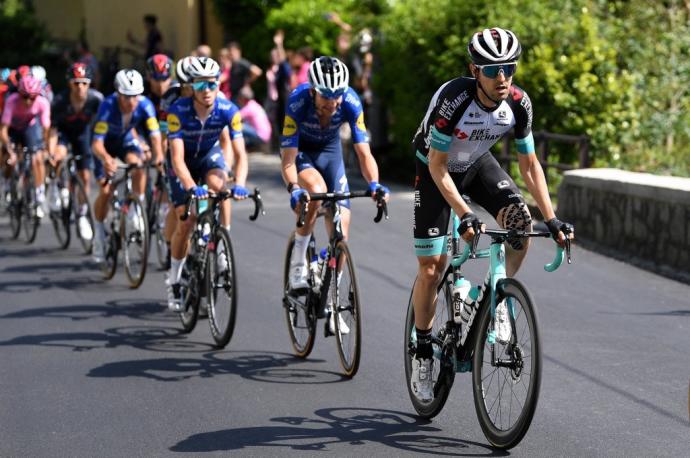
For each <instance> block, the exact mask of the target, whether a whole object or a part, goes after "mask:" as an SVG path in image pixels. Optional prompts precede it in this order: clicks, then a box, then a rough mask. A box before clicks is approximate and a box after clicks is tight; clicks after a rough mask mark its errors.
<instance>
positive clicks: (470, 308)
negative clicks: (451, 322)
mask: <svg viewBox="0 0 690 458" xmlns="http://www.w3.org/2000/svg"><path fill="white" fill-rule="evenodd" d="M478 297H479V286H473V287H472V289H470V292H469V293H468V294H467V297H466V298H465V302H464V304H463V306H462V312H461V314H460V320H461V321H460V322H461V323H462V329H461V334H460V344H461V345H464V344H465V340H466V339H467V334H468V332H469V330H470V326H472V323H473V322H474V317H475V316H476V315H477V298H478ZM453 318H455V317H453ZM456 323H458V321H456Z"/></svg>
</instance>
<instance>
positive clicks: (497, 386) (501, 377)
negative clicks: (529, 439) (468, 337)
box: [472, 278, 541, 449]
mask: <svg viewBox="0 0 690 458" xmlns="http://www.w3.org/2000/svg"><path fill="white" fill-rule="evenodd" d="M496 291H497V298H496V300H497V302H501V301H502V300H505V301H506V303H507V305H508V310H509V312H510V317H511V319H510V321H511V325H512V336H511V340H510V342H509V343H507V344H505V345H504V344H501V343H499V342H498V341H497V340H496V339H495V337H494V336H495V334H494V332H493V326H492V323H493V320H492V317H491V311H490V307H484V308H483V310H482V312H481V316H480V320H479V325H478V331H479V333H478V335H477V339H476V340H475V342H474V344H475V347H474V357H473V361H472V365H473V367H474V371H473V372H472V385H473V391H474V406H475V408H476V410H477V416H478V418H479V424H480V425H481V427H482V431H484V435H485V436H486V438H487V439H488V440H489V442H491V444H492V445H493V446H495V447H499V448H504V449H508V448H512V447H514V446H516V445H517V444H518V443H519V442H520V441H521V440H522V438H523V437H524V435H525V434H526V433H527V430H528V429H529V427H530V424H531V423H532V417H533V416H534V411H535V409H536V408H537V400H538V399H539V388H540V386H541V347H540V338H539V327H538V322H537V313H536V309H535V306H534V303H533V301H532V299H531V297H530V295H529V293H528V292H527V290H526V289H525V287H524V286H523V285H522V284H521V283H520V282H518V281H517V280H515V279H512V278H506V279H503V280H501V281H500V282H499V283H498V285H497V287H496Z"/></svg>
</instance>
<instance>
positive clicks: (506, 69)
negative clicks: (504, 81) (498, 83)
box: [476, 62, 517, 79]
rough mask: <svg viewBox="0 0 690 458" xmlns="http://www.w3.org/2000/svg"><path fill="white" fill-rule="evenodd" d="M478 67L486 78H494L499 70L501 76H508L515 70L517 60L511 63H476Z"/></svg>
mask: <svg viewBox="0 0 690 458" xmlns="http://www.w3.org/2000/svg"><path fill="white" fill-rule="evenodd" d="M476 67H477V68H478V69H480V70H481V71H482V74H484V76H486V77H487V78H491V79H494V78H496V77H497V76H498V73H499V72H501V71H502V72H503V76H505V77H506V78H510V77H511V76H513V75H514V74H515V72H516V71H517V62H513V63H511V64H497V65H477V66H476Z"/></svg>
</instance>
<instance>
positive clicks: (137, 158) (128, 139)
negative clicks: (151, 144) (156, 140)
mask: <svg viewBox="0 0 690 458" xmlns="http://www.w3.org/2000/svg"><path fill="white" fill-rule="evenodd" d="M122 151H123V152H124V155H121V156H120V159H121V160H122V161H124V162H125V163H127V164H134V165H142V164H143V158H144V150H143V147H142V145H141V142H140V141H139V140H138V139H137V138H136V137H135V136H134V134H133V133H132V132H131V131H130V132H128V133H127V134H126V135H125V137H124V139H123V140H122ZM132 191H133V192H134V194H136V195H137V196H138V197H139V200H140V201H141V203H142V204H143V203H144V197H145V191H146V169H136V170H134V171H133V172H132Z"/></svg>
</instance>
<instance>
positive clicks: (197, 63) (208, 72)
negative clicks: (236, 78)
mask: <svg viewBox="0 0 690 458" xmlns="http://www.w3.org/2000/svg"><path fill="white" fill-rule="evenodd" d="M186 70H187V76H188V77H189V78H190V79H196V78H218V75H219V74H220V65H218V62H216V61H215V60H213V59H211V58H210V57H192V58H191V60H190V61H189V67H188V68H186Z"/></svg>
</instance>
